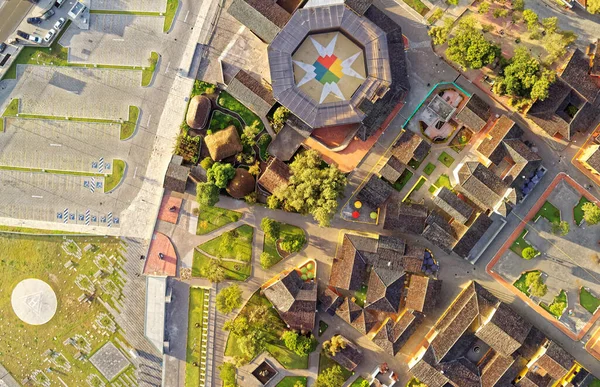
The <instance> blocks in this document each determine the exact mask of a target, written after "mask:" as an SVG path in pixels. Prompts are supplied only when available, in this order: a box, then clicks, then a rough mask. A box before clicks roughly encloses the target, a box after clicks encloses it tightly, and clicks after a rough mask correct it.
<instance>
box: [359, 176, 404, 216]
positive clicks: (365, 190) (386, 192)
mask: <svg viewBox="0 0 600 387" xmlns="http://www.w3.org/2000/svg"><path fill="white" fill-rule="evenodd" d="M394 191H395V190H394V188H393V187H392V186H390V185H389V184H387V183H386V182H385V181H383V180H381V178H379V177H377V176H376V175H371V177H370V178H369V180H368V181H367V182H366V183H365V184H364V185H363V186H362V188H361V189H360V191H359V192H358V194H357V195H356V198H357V199H358V200H360V201H361V202H363V203H365V204H368V205H369V206H370V207H371V208H372V209H376V208H381V207H382V206H383V204H384V203H385V202H386V201H387V200H388V199H389V198H390V196H392V193H394Z"/></svg>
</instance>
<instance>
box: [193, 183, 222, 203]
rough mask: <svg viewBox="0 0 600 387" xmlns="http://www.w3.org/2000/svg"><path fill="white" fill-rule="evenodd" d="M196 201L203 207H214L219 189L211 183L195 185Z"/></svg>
mask: <svg viewBox="0 0 600 387" xmlns="http://www.w3.org/2000/svg"><path fill="white" fill-rule="evenodd" d="M196 200H197V201H198V204H200V205H203V206H210V207H212V206H214V205H215V204H217V202H218V201H219V188H218V187H217V186H216V185H214V184H212V183H198V185H196Z"/></svg>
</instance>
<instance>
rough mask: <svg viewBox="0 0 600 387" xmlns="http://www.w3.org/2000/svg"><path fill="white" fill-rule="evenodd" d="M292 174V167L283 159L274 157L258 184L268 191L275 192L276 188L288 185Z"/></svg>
mask: <svg viewBox="0 0 600 387" xmlns="http://www.w3.org/2000/svg"><path fill="white" fill-rule="evenodd" d="M291 175H292V173H291V171H290V167H289V166H288V165H287V164H286V163H284V162H283V161H281V160H279V159H277V158H275V157H273V158H272V159H271V161H270V162H269V165H268V166H267V169H266V170H265V172H264V173H263V174H262V175H261V176H260V178H259V179H258V184H260V185H261V186H262V187H263V188H264V189H265V190H267V191H268V192H270V193H273V192H274V191H275V189H276V188H278V187H284V186H287V185H288V184H289V181H290V176H291Z"/></svg>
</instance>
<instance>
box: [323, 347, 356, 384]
mask: <svg viewBox="0 0 600 387" xmlns="http://www.w3.org/2000/svg"><path fill="white" fill-rule="evenodd" d="M336 365H339V364H338V363H337V362H336V361H335V360H333V359H332V358H330V357H329V356H327V355H325V354H324V353H323V352H321V353H320V354H319V374H320V373H321V372H323V371H324V370H326V369H328V368H331V367H333V366H336ZM340 368H341V369H342V374H343V375H344V380H348V378H349V377H350V376H352V375H354V372H352V371H348V370H347V369H345V368H344V367H342V366H340Z"/></svg>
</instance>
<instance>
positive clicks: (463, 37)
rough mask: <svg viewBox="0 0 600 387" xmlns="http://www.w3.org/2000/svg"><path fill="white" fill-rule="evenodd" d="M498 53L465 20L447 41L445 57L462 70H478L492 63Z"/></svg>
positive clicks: (473, 25)
mask: <svg viewBox="0 0 600 387" xmlns="http://www.w3.org/2000/svg"><path fill="white" fill-rule="evenodd" d="M498 51H499V49H498V47H496V46H495V45H493V44H492V43H491V42H489V41H488V40H486V39H485V37H484V36H483V33H482V32H481V30H479V29H477V28H476V27H475V22H474V21H473V20H472V19H470V18H467V19H463V20H461V21H460V22H459V25H458V28H457V31H456V34H455V35H454V36H453V37H452V38H451V39H450V40H449V41H448V49H447V50H446V56H447V57H448V59H450V60H452V61H454V62H456V63H458V64H459V65H460V66H461V67H462V68H464V69H480V68H482V67H483V66H485V65H487V64H489V63H492V61H493V60H494V58H496V55H497V54H498Z"/></svg>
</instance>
